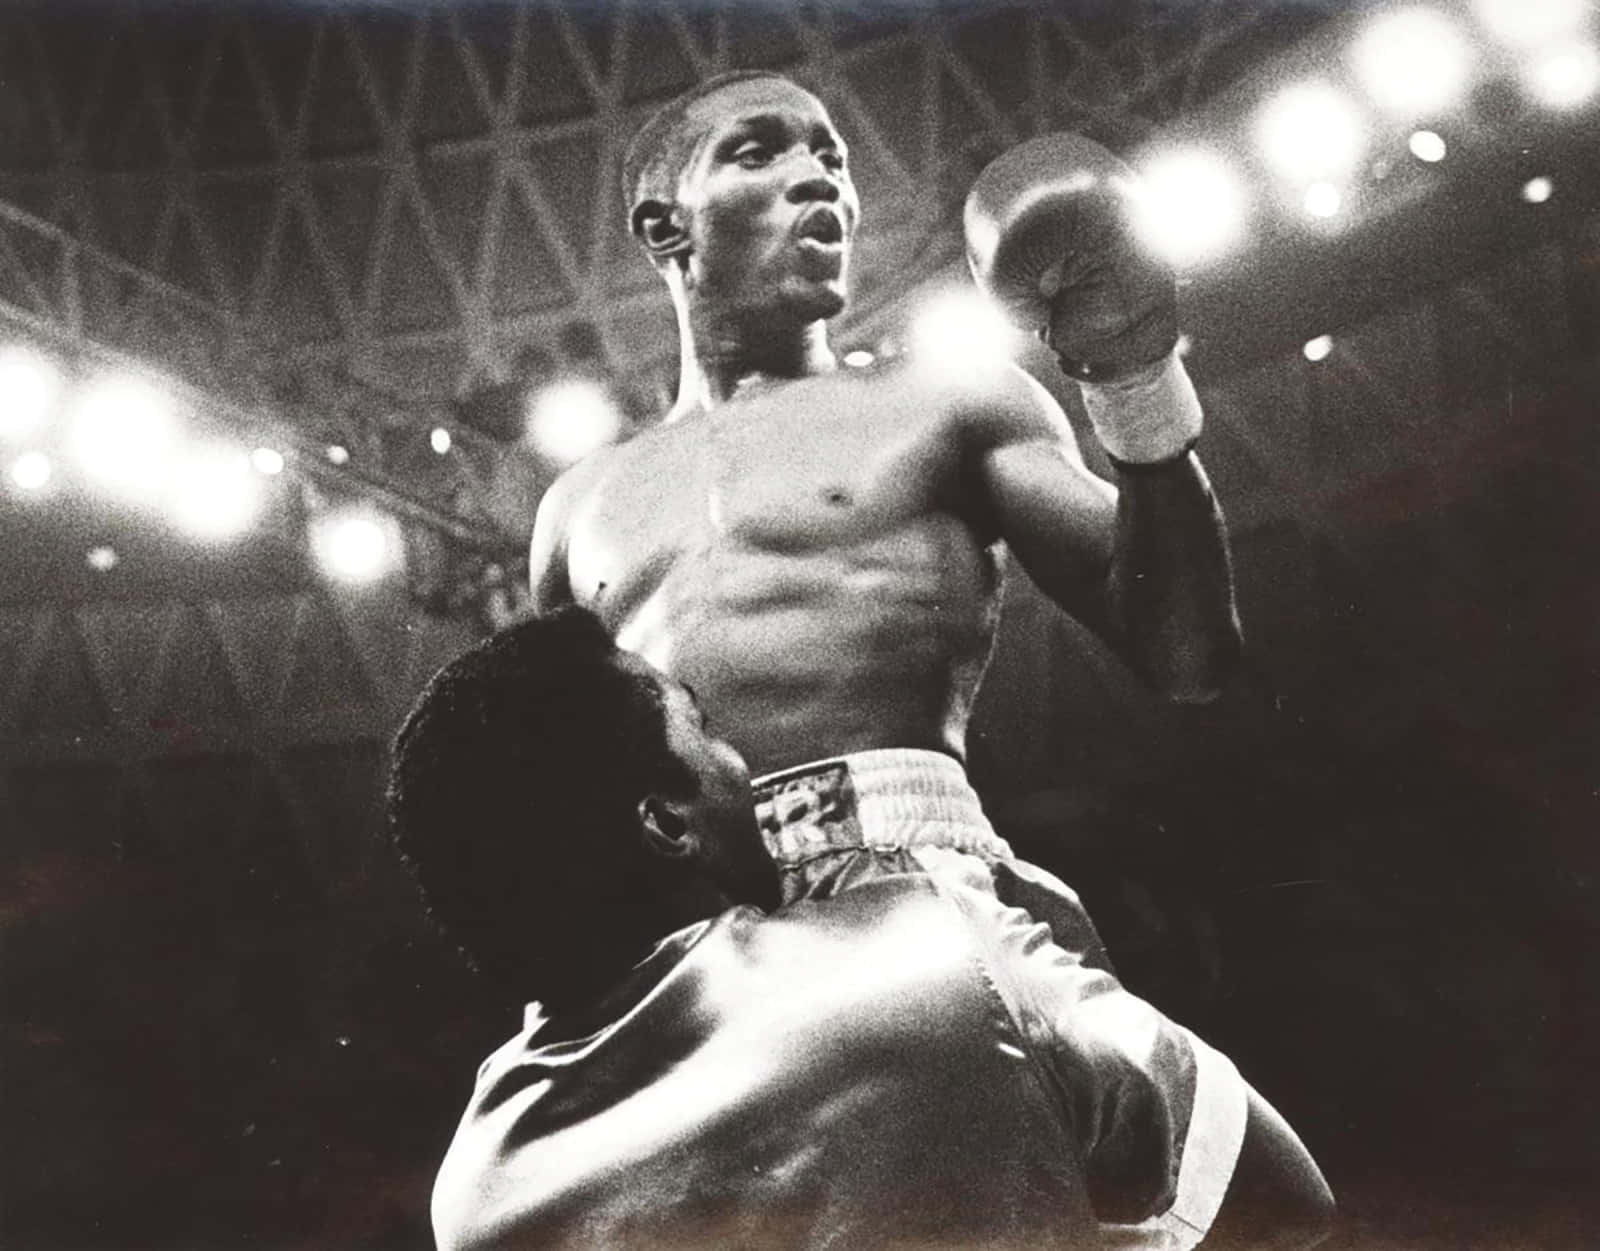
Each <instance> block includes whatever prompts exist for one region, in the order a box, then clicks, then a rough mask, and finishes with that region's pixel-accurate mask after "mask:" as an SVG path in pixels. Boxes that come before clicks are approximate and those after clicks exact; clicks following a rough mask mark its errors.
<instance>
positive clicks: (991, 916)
mask: <svg viewBox="0 0 1600 1251" xmlns="http://www.w3.org/2000/svg"><path fill="white" fill-rule="evenodd" d="M952 854H953V853H952ZM966 859H968V860H970V857H969V858H966ZM945 867H946V870H947V871H945V872H942V873H939V874H931V873H927V872H918V873H912V874H898V875H880V876H878V877H876V878H875V879H873V880H871V881H866V882H864V883H862V884H860V885H858V886H856V887H854V888H853V889H851V890H848V891H844V892H842V893H840V894H839V895H837V896H835V897H834V898H831V899H826V900H818V901H804V902H800V903H797V904H795V905H794V906H792V907H790V908H787V909H785V910H784V911H782V912H780V913H778V914H775V915H773V916H764V915H762V914H761V913H759V912H756V911H754V910H751V909H747V908H738V909H733V910H731V911H729V912H727V913H724V914H723V915H722V916H720V917H718V918H716V919H715V920H713V921H710V922H706V923H702V924H700V925H697V926H693V927H690V928H689V929H686V930H683V931H680V932H678V933H676V934H674V935H672V936H671V937H670V938H668V939H666V940H665V941H664V942H663V943H662V944H661V945H660V946H659V947H658V948H657V950H656V951H655V952H654V954H653V955H652V956H650V957H649V958H648V959H647V960H646V961H644V962H643V963H642V964H641V965H639V966H638V967H637V968H636V969H635V970H634V971H633V972H632V974H631V975H630V976H629V977H628V978H627V979H626V981H625V982H624V983H623V984H622V985H621V986H620V987H619V988H618V989H617V990H616V991H615V992H614V993H613V994H612V995H610V996H609V997H607V999H606V1000H605V1001H604V1002H602V1003H600V1004H598V1005H596V1006H595V1007H594V1008H593V1009H592V1010H589V1011H586V1012H583V1013H581V1014H578V1015H574V1016H570V1017H567V1018H562V1017H556V1018H553V1019H549V1020H546V1019H543V1018H542V1017H541V1016H539V1015H538V1013H537V1012H532V1013H530V1018H529V1021H528V1023H527V1027H526V1028H525V1029H524V1030H523V1032H522V1033H520V1034H519V1035H517V1036H516V1037H515V1038H513V1039H512V1040H511V1041H510V1042H508V1043H507V1044H506V1045H505V1046H503V1047H502V1048H500V1049H499V1050H498V1051H497V1052H496V1053H495V1054H494V1055H493V1056H491V1057H490V1058H489V1060H488V1061H486V1062H485V1064H484V1065H483V1067H482V1069H481V1070H480V1074H479V1079H478V1082H477V1086H476V1089H475V1091H474V1093H473V1096H472V1099H471V1102H470V1104H469V1106H468V1108H467V1110H466V1114H465V1116H464V1117H463V1119H462V1121H461V1125H460V1127H459V1129H458V1131H457V1134H456V1137H455V1140H454V1142H453V1143H452V1145H451V1147H450V1150H449V1153H448V1155H447V1156H446V1159H445V1162H444V1164H443V1166H442V1168H441V1171H440V1174H439V1177H438V1181H437V1184H436V1187H435V1191H434V1202H433V1216H434V1226H435V1233H436V1237H437V1239H438V1242H439V1246H440V1247H441V1248H445V1249H447V1251H455V1249H456V1248H490V1247H493V1248H533V1247H552V1248H567V1247H571V1248H579V1247H582V1248H595V1247H619V1248H641V1249H643V1248H652V1249H654V1248H688V1247H749V1248H846V1247H849V1248H854V1247H862V1248H907V1249H909V1248H956V1247H961V1248H1042V1247H1079V1246H1082V1247H1093V1246H1100V1245H1104V1239H1105V1228H1104V1226H1103V1225H1102V1222H1104V1221H1111V1220H1115V1221H1122V1222H1138V1221H1141V1220H1146V1219H1147V1218H1149V1219H1150V1224H1149V1225H1148V1226H1147V1227H1144V1228H1143V1229H1142V1230H1140V1231H1128V1230H1124V1231H1123V1234H1126V1235H1127V1236H1128V1237H1132V1238H1135V1239H1142V1241H1136V1242H1126V1241H1122V1242H1119V1243H1118V1245H1144V1246H1188V1245H1192V1244H1193V1242H1194V1241H1196V1240H1198V1237H1199V1236H1200V1234H1201V1233H1203V1231H1204V1227H1205V1226H1206V1224H1208V1223H1209V1221H1210V1219H1211V1217H1212V1216H1213V1215H1214V1214H1215V1211H1216V1204H1217V1203H1218V1202H1220V1197H1221V1193H1222V1189H1223V1188H1224V1187H1225V1185H1226V1181H1227V1176H1228V1173H1229V1172H1230V1171H1231V1168H1232V1164H1233V1160H1234V1158H1235V1157H1236V1155H1237V1151H1238V1142H1239V1139H1240V1138H1241V1137H1242V1133H1243V1123H1244V1094H1243V1085H1242V1083H1240V1081H1239V1079H1238V1076H1237V1074H1236V1073H1234V1072H1233V1070H1232V1067H1231V1066H1230V1065H1228V1063H1227V1061H1226V1060H1224V1059H1222V1058H1221V1057H1220V1056H1218V1055H1217V1054H1216V1053H1215V1052H1212V1051H1210V1049H1209V1048H1207V1047H1205V1045H1204V1044H1203V1043H1200V1042H1199V1041H1198V1040H1196V1039H1194V1038H1193V1037H1192V1036H1191V1035H1189V1034H1188V1033H1187V1032H1186V1031H1184V1030H1182V1029H1181V1028H1180V1027H1178V1026H1176V1025H1174V1024H1173V1023H1171V1022H1170V1021H1167V1020H1166V1019H1165V1018H1164V1017H1162V1016H1161V1015H1160V1014H1159V1013H1157V1012H1155V1011H1154V1009H1152V1008H1150V1007H1149V1005H1147V1004H1144V1003H1143V1002H1142V1001H1140V1000H1138V999H1136V998H1135V997H1134V996H1132V995H1130V994H1128V993H1127V992H1126V991H1125V990H1124V989H1122V988H1121V987H1120V986H1119V985H1118V984H1117V983H1116V981H1115V979H1114V978H1113V977H1112V976H1111V975H1110V974H1108V973H1106V972H1104V971H1103V970H1096V969H1091V968H1089V967H1086V966H1085V965H1084V963H1083V962H1082V960H1081V959H1080V958H1079V957H1078V955H1076V954H1075V953H1073V952H1071V951H1068V950H1065V949H1063V948H1062V947H1060V946H1058V945H1057V944H1055V943H1054V942H1052V941H1051V936H1050V932H1049V930H1048V929H1047V928H1046V927H1045V926H1043V925H1040V924H1038V923H1036V922H1035V921H1034V920H1033V919H1032V918H1031V917H1030V916H1029V915H1028V914H1027V913H1025V912H1022V911H1020V910H1018V909H1014V908H1008V907H1006V906H1005V905H1004V903H1003V902H1001V901H1000V900H999V899H998V898H997V897H996V896H995V894H994V892H993V890H992V889H990V888H989V886H988V884H987V883H986V882H985V881H984V880H983V879H981V878H980V877H977V876H970V875H969V876H968V878H967V880H966V881H962V880H959V879H960V878H961V875H962V873H963V871H964V869H963V865H962V864H961V862H960V861H959V860H957V861H952V862H950V863H949V864H947V865H946V866H945ZM1119 1236H1120V1235H1119Z"/></svg>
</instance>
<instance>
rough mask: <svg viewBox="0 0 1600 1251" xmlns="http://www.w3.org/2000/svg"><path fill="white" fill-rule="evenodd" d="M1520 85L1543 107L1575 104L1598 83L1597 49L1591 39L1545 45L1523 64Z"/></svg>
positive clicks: (1567, 107) (1556, 107) (1569, 107)
mask: <svg viewBox="0 0 1600 1251" xmlns="http://www.w3.org/2000/svg"><path fill="white" fill-rule="evenodd" d="M1522 85H1523V89H1524V90H1525V91H1527V93H1528V94H1529V95H1530V96H1532V97H1533V98H1534V99H1535V100H1537V101H1538V102H1539V103H1540V104H1542V105H1544V106H1545V107H1546V108H1551V109H1572V108H1577V107H1578V105H1580V104H1582V103H1584V102H1585V101H1586V100H1588V99H1589V98H1590V97H1592V96H1593V95H1594V93H1595V88H1596V87H1600V51H1596V49H1595V46H1594V44H1592V43H1570V44H1563V45H1561V46H1559V47H1553V48H1548V49H1546V50H1545V51H1543V52H1540V53H1538V54H1537V55H1535V56H1534V57H1532V58H1531V59H1530V60H1529V61H1528V62H1527V64H1526V65H1524V66H1523V68H1522Z"/></svg>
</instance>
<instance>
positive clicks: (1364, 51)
mask: <svg viewBox="0 0 1600 1251" xmlns="http://www.w3.org/2000/svg"><path fill="white" fill-rule="evenodd" d="M1350 59H1351V63H1352V66H1353V68H1354V69H1355V73H1356V77H1357V78H1358V79H1359V80H1360V82H1361V85H1362V86H1363V87H1364V88H1365V89H1366V92H1367V94H1368V95H1369V96H1371V97H1372V100H1373V102H1374V103H1375V104H1377V106H1378V107H1379V108H1381V109H1383V110H1384V111H1385V112H1388V113H1392V114H1395V115H1398V116H1401V117H1419V116H1422V115H1424V114H1431V113H1439V112H1441V111H1443V110H1445V109H1448V108H1451V107H1452V106H1454V105H1456V104H1459V103H1460V102H1461V100H1462V98H1463V97H1464V96H1465V95H1466V91H1467V87H1468V84H1469V82H1470V80H1471V78H1472V69H1473V63H1474V61H1475V59H1476V58H1475V54H1474V52H1473V49H1472V45H1471V44H1470V43H1469V42H1468V41H1467V37H1466V35H1465V34H1464V33H1463V32H1462V30H1461V27H1460V26H1458V25H1457V24H1456V23H1455V22H1453V21H1452V20H1451V19H1450V18H1448V17H1446V16H1445V15H1444V14H1443V13H1439V12H1437V11H1435V10H1433V9H1395V10H1391V11H1390V12H1387V13H1380V14H1379V15H1377V16H1376V17H1374V18H1373V19H1372V20H1371V21H1369V22H1368V23H1367V26H1366V29H1364V30H1363V31H1362V32H1361V34H1360V36H1359V37H1358V38H1357V39H1356V41H1355V43H1354V44H1352V45H1351V48H1350Z"/></svg>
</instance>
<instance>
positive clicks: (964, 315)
mask: <svg viewBox="0 0 1600 1251" xmlns="http://www.w3.org/2000/svg"><path fill="white" fill-rule="evenodd" d="M1016 339H1017V331H1016V327H1014V326H1013V325H1012V324H1011V322H1010V321H1009V320H1008V319H1007V318H1006V315H1005V314H1004V313H1003V312H1002V311H1001V310H1000V308H999V307H998V306H997V305H996V304H994V303H993V302H992V301H991V300H989V298H988V297H987V296H984V295H982V294H981V293H979V292H978V291H977V290H976V289H975V288H973V287H948V288H946V289H944V290H942V291H937V292H935V293H934V294H932V295H930V296H929V297H928V298H927V300H926V301H925V302H924V303H923V305H922V307H921V308H919V309H918V310H917V311H916V313H915V314H913V316H912V319H911V328H910V334H909V340H910V347H911V351H912V352H913V353H914V354H915V355H916V356H918V357H919V358H921V359H922V360H923V361H924V362H926V363H930V364H935V365H939V364H948V365H952V366H959V364H960V363H961V362H963V361H969V360H972V359H973V358H988V359H990V360H994V359H1009V358H1010V356H1011V354H1012V352H1013V350H1014V349H1015V346H1016Z"/></svg>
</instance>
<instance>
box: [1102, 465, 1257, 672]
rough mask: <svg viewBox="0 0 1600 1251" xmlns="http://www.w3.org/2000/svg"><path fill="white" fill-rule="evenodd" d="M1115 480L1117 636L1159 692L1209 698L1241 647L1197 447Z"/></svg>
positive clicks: (1223, 548)
mask: <svg viewBox="0 0 1600 1251" xmlns="http://www.w3.org/2000/svg"><path fill="white" fill-rule="evenodd" d="M1116 479H1117V490H1118V498H1117V519H1116V538H1115V543H1114V546H1113V549H1112V556H1111V568H1110V573H1109V576H1108V578H1107V583H1106V598H1107V604H1106V615H1107V627H1108V633H1109V634H1110V635H1111V641H1112V642H1113V644H1114V645H1115V646H1116V648H1117V650H1118V651H1119V652H1120V654H1121V655H1122V657H1123V659H1124V660H1125V661H1127V663H1128V664H1129V665H1130V666H1131V667H1132V668H1133V670H1134V671H1135V672H1136V673H1138V674H1139V676H1140V677H1141V678H1143V679H1144V680H1145V681H1147V682H1148V683H1150V684H1151V685H1152V686H1153V687H1155V688H1156V689H1157V690H1160V691H1161V692H1163V693H1164V694H1166V695H1168V696H1169V697H1170V698H1172V699H1174V700H1179V701H1182V702H1185V703H1204V702H1206V701H1208V700H1210V699H1213V698H1215V697H1216V696H1217V694H1218V693H1219V692H1220V691H1221V689H1222V685H1223V683H1224V682H1225V681H1226V679H1227V676H1228V674H1229V673H1230V672H1231V671H1232V668H1233V666H1234V664H1235V662H1236V661H1237V660H1238V657H1239V652H1240V647H1241V636H1240V631H1239V617H1238V612H1237V609H1236V607H1235V604H1234V592H1233V566H1232V561H1231V559H1230V557H1229V553H1228V541H1227V534H1226V531H1225V530H1224V528H1223V521H1222V510H1221V509H1220V507H1219V506H1218V504H1217V499H1216V496H1215V495H1214V494H1212V491H1211V484H1210V482H1209V481H1208V480H1207V478H1206V474H1205V470H1204V469H1202V468H1201V466H1200V462H1199V459H1198V458H1197V457H1196V456H1195V454H1194V453H1193V452H1188V453H1185V454H1184V455H1182V456H1181V457H1179V458H1178V459H1176V460H1174V461H1171V462H1167V463H1164V464H1161V465H1139V466H1128V467H1122V466H1119V467H1118V469H1117V470H1116Z"/></svg>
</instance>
